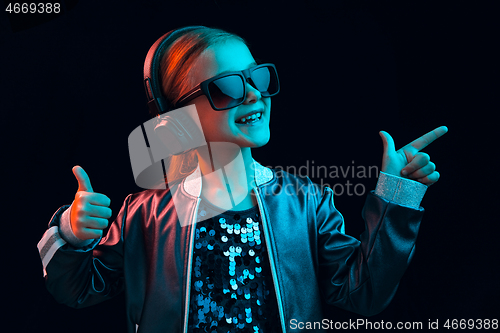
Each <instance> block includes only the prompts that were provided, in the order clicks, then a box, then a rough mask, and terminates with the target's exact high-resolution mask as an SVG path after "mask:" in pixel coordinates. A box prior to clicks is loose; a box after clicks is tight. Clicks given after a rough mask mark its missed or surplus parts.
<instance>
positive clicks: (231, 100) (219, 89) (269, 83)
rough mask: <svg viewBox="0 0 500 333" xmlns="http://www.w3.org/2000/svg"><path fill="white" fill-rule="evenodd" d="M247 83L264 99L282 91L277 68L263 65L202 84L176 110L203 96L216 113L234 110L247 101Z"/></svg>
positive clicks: (185, 95) (178, 104) (186, 95)
mask: <svg viewBox="0 0 500 333" xmlns="http://www.w3.org/2000/svg"><path fill="white" fill-rule="evenodd" d="M246 82H248V83H250V84H251V85H252V87H254V88H255V89H257V90H258V91H259V92H260V94H261V96H262V97H271V96H274V95H276V94H277V93H279V91H280V83H279V80H278V73H277V72H276V67H275V66H274V65H273V64H262V65H258V66H255V67H252V68H248V69H245V70H242V71H236V72H230V73H224V74H221V75H217V76H214V77H212V78H210V79H208V80H205V81H203V82H201V83H200V84H199V85H197V86H196V87H194V88H193V89H191V90H190V91H189V92H188V93H186V94H184V95H183V96H182V97H181V98H180V99H179V101H178V102H177V104H176V108H177V107H181V106H183V105H185V104H186V103H188V102H189V101H192V100H193V99H195V98H196V97H199V96H201V95H205V96H207V98H208V101H209V102H210V105H211V106H212V108H213V109H214V110H216V111H222V110H227V109H231V108H234V107H235V106H238V105H240V104H242V103H243V102H244V101H245V99H246Z"/></svg>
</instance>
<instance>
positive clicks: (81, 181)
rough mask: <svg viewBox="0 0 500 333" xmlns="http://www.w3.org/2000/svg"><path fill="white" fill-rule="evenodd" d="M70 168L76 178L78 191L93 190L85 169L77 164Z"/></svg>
mask: <svg viewBox="0 0 500 333" xmlns="http://www.w3.org/2000/svg"><path fill="white" fill-rule="evenodd" d="M72 170H73V174H74V175H75V177H76V180H77V181H78V192H80V191H85V192H94V190H93V189H92V185H91V184H90V178H89V176H88V175H87V173H86V172H85V170H83V168H82V167H81V166H79V165H77V166H74V167H73V169H72Z"/></svg>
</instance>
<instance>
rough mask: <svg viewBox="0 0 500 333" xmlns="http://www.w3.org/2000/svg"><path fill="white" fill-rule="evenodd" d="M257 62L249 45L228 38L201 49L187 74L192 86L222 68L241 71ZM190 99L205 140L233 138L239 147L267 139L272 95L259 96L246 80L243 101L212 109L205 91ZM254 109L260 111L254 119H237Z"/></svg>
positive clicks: (252, 144)
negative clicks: (258, 115) (231, 105)
mask: <svg viewBox="0 0 500 333" xmlns="http://www.w3.org/2000/svg"><path fill="white" fill-rule="evenodd" d="M256 65H257V64H256V62H255V59H254V58H253V56H252V54H251V53H250V50H249V49H248V47H247V46H246V45H245V44H244V43H243V42H241V41H239V40H236V39H230V40H228V41H226V42H225V43H221V44H218V45H214V46H211V47H209V48H208V49H206V50H205V51H204V52H202V53H201V54H200V56H199V57H198V58H197V59H196V61H195V62H194V65H193V67H192V68H191V71H190V73H189V75H190V77H191V82H192V83H193V87H194V86H196V85H197V84H199V83H200V82H202V81H205V80H207V79H209V78H211V77H214V76H217V75H219V74H222V73H223V72H232V71H241V70H244V69H247V68H251V67H254V66H256ZM193 102H194V104H195V105H196V109H197V111H198V116H199V118H200V122H201V126H202V128H203V133H204V135H205V139H206V141H207V142H232V143H235V144H237V145H238V146H240V147H261V146H263V145H265V144H266V143H267V142H268V141H269V138H270V132H269V118H270V115H271V98H270V97H262V96H261V94H260V92H259V91H258V90H257V89H255V88H254V87H252V86H251V85H250V84H249V83H246V99H245V101H244V102H243V104H241V105H239V106H236V107H234V108H232V109H228V110H223V111H215V110H214V109H212V107H211V106H210V102H209V101H208V99H207V97H206V96H204V95H202V96H200V97H198V98H196V99H194V100H193ZM255 111H258V112H261V114H262V116H261V119H260V120H259V121H257V122H256V123H253V124H240V123H237V122H236V121H237V120H240V119H241V117H243V116H245V115H249V114H251V113H255Z"/></svg>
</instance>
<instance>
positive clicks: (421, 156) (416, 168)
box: [379, 126, 448, 186]
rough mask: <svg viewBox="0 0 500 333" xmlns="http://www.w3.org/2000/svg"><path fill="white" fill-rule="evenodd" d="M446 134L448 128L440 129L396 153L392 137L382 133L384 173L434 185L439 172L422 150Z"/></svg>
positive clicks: (442, 127)
mask: <svg viewBox="0 0 500 333" xmlns="http://www.w3.org/2000/svg"><path fill="white" fill-rule="evenodd" d="M446 132H448V128H447V127H446V126H441V127H438V128H436V129H434V130H432V131H430V132H429V133H427V134H424V135H422V136H421V137H419V138H418V139H416V140H413V141H412V142H410V143H409V144H407V145H406V146H404V147H402V148H401V149H399V150H397V151H396V148H395V145H394V140H393V139H392V137H391V135H390V134H389V133H387V132H384V131H380V132H379V134H380V137H381V138H382V142H383V144H384V155H383V158H382V171H383V172H385V173H389V174H392V175H395V176H398V177H404V178H409V179H413V180H416V181H418V182H420V183H422V184H424V185H427V186H429V185H432V184H434V183H435V182H437V181H438V179H439V172H437V171H435V170H436V165H435V164H434V163H432V162H431V161H430V157H429V155H428V154H426V153H423V152H420V150H421V149H424V148H425V147H427V146H428V145H429V144H431V143H432V142H433V141H434V140H436V139H438V138H440V137H441V136H443V135H444V134H445V133H446Z"/></svg>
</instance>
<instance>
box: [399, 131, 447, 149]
mask: <svg viewBox="0 0 500 333" xmlns="http://www.w3.org/2000/svg"><path fill="white" fill-rule="evenodd" d="M446 132H448V127H446V126H440V127H437V128H435V129H433V130H432V131H430V132H429V133H426V134H424V135H422V136H421V137H420V138H418V139H415V140H413V141H412V142H410V143H409V144H408V146H412V147H413V148H415V149H417V150H421V149H424V148H425V147H427V146H428V145H430V144H431V143H432V142H433V141H434V140H436V139H438V138H440V137H442V136H443V135H444V134H445V133H446Z"/></svg>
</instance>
